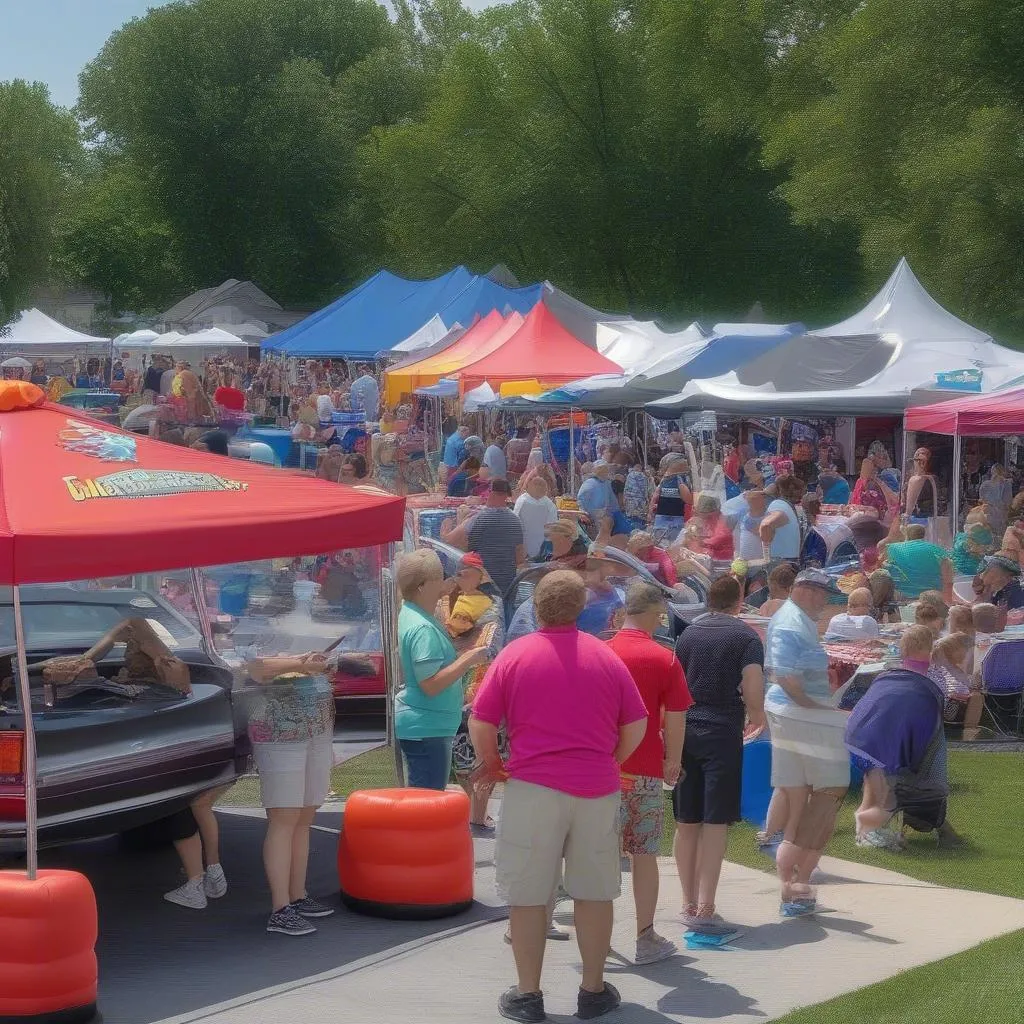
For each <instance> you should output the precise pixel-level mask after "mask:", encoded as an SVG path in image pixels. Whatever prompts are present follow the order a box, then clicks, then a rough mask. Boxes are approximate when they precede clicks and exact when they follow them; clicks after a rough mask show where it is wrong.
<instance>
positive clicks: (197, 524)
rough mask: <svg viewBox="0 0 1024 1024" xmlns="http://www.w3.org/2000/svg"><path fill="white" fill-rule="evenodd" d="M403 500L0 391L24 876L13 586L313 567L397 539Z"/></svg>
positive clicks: (0, 567) (0, 472) (31, 789)
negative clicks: (199, 569) (191, 571)
mask: <svg viewBox="0 0 1024 1024" xmlns="http://www.w3.org/2000/svg"><path fill="white" fill-rule="evenodd" d="M404 519H405V500H404V499H403V498H396V497H394V496H392V495H389V494H385V493H383V492H379V491H373V490H365V491H362V490H355V489H351V488H348V487H344V486H342V485H340V484H334V483H330V482H329V481H326V480H317V479H313V478H310V477H304V476H300V475H297V474H287V473H285V472H283V471H281V470H278V469H272V468H270V467H266V466H262V465H258V464H255V463H246V462H240V461H237V460H233V459H228V458H224V457H222V456H219V455H212V454H209V453H204V452H198V451H193V450H191V449H187V448H178V447H175V446H173V445H168V444H164V443H162V442H160V441H153V440H150V439H149V438H145V437H137V436H135V435H132V434H126V433H125V432H124V431H121V430H114V429H112V428H110V427H108V426H107V425H106V424H104V423H100V422H99V421H98V420H90V419H89V418H87V417H84V416H78V415H75V414H74V413H73V412H72V411H71V410H69V409H67V408H65V407H63V406H59V405H52V404H50V403H46V402H44V395H43V392H42V391H41V390H40V389H39V388H37V387H36V386H35V385H33V384H25V383H22V382H19V381H6V382H2V383H0V585H12V586H13V602H14V625H15V636H16V643H17V654H18V685H19V691H20V701H21V709H22V714H23V715H24V720H25V754H24V774H25V808H26V810H25V818H26V822H25V824H26V832H27V835H28V876H29V878H30V879H34V878H35V873H36V843H37V837H36V796H35V773H36V765H35V735H34V732H33V727H32V701H31V693H30V689H29V678H28V661H27V656H26V651H25V636H24V629H23V624H22V618H21V601H20V586H21V585H22V584H29V583H58V582H63V581H66V580H76V579H78V580H80V579H92V578H98V577H104V576H123V575H131V574H134V573H144V572H158V571H161V570H165V569H181V568H190V567H196V566H204V565H223V564H226V563H230V562H240V561H251V560H255V559H266V558H277V557H285V556H291V555H313V554H321V553H322V552H325V551H334V550H338V549H340V548H345V547H350V548H352V547H366V546H370V545H374V544H385V543H388V542H390V541H395V540H399V539H400V538H401V536H402V530H403V525H404Z"/></svg>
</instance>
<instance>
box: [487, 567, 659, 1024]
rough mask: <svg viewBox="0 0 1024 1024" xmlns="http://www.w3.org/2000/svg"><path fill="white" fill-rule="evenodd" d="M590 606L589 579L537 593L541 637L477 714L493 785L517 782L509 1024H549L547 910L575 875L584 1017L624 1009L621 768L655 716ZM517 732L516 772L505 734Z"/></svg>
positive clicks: (495, 679)
mask: <svg viewBox="0 0 1024 1024" xmlns="http://www.w3.org/2000/svg"><path fill="white" fill-rule="evenodd" d="M585 603H586V590H585V588H584V585H583V581H582V580H581V579H580V577H579V574H578V573H575V572H571V571H567V570H556V571H555V572H552V573H550V574H548V575H547V576H545V577H544V578H543V579H542V580H541V581H540V582H539V583H538V584H537V589H536V591H535V592H534V605H535V607H536V612H537V619H538V622H539V624H540V629H539V630H538V631H537V632H535V633H531V634H529V635H528V636H524V637H522V638H521V639H519V640H515V641H513V642H512V643H510V644H508V645H507V646H506V647H505V648H504V650H502V652H501V653H500V654H499V655H498V657H497V658H495V660H494V661H493V662H492V664H491V667H490V668H489V669H488V671H487V675H486V677H485V678H484V682H483V685H482V686H481V688H480V692H479V693H478V694H477V696H476V700H475V701H474V703H473V717H472V719H471V720H470V723H469V730H470V738H471V739H472V741H473V747H474V749H475V750H476V752H477V756H478V757H479V758H480V759H481V762H482V764H481V767H480V769H479V772H478V774H477V780H478V781H479V782H480V783H481V784H482V785H487V784H489V783H490V782H493V781H494V780H496V779H507V781H506V783H505V792H504V797H503V799H502V806H501V817H500V819H499V821H498V835H497V848H496V856H495V869H496V881H497V886H498V891H499V892H500V893H501V894H502V896H503V897H504V899H505V901H506V902H507V903H508V905H509V906H510V908H511V910H510V913H509V916H510V921H511V927H512V952H513V954H514V956H515V961H516V971H517V974H518V984H517V985H515V986H513V987H512V988H510V989H508V990H507V991H506V992H504V993H503V994H502V996H501V998H500V999H499V1002H498V1010H499V1012H500V1013H501V1015H502V1016H503V1017H505V1018H507V1019H509V1020H517V1021H524V1022H528V1024H529V1022H535V1021H537V1022H539V1021H543V1020H545V1013H544V996H543V994H542V992H541V987H540V979H541V970H542V968H543V965H544V946H545V936H546V932H547V928H548V906H547V905H548V901H549V900H550V897H551V890H552V887H553V885H554V884H555V883H556V880H557V878H558V873H559V870H560V869H563V865H564V869H563V870H564V879H565V888H566V891H567V892H568V893H569V895H570V896H571V897H572V898H573V900H574V901H575V910H574V916H575V921H576V938H577V941H578V942H579V947H580V954H581V956H582V959H583V971H582V978H581V984H580V990H579V993H578V996H577V1011H576V1015H577V1016H578V1017H580V1018H581V1019H583V1020H590V1019H592V1018H595V1017H600V1016H602V1015H603V1014H605V1013H608V1012H609V1011H611V1010H614V1009H615V1008H616V1007H617V1006H618V1005H619V1003H620V1001H621V1000H620V997H619V994H618V992H617V991H616V990H615V988H614V987H613V986H612V985H609V984H606V983H605V980H604V965H605V960H606V959H607V957H608V953H609V950H610V948H611V934H612V901H613V900H615V899H616V898H617V897H618V895H619V893H620V891H621V888H620V887H621V875H620V864H619V840H618V832H619V828H618V825H619V814H620V807H621V802H622V800H621V795H620V792H621V780H620V775H619V771H620V769H619V766H620V765H621V764H622V763H623V762H624V761H625V760H626V759H627V758H628V757H629V756H630V755H631V754H632V753H633V751H634V750H636V748H637V747H638V746H639V744H640V742H641V741H642V740H643V738H644V735H645V733H646V730H647V708H646V707H645V705H644V702H643V699H642V698H641V696H640V693H639V691H638V690H637V687H636V683H635V682H633V677H632V676H631V675H630V674H629V671H628V670H627V669H626V667H625V665H623V664H622V661H621V660H620V659H619V658H618V656H617V655H616V654H614V653H613V652H612V651H610V650H609V649H608V648H607V647H606V646H605V644H603V643H602V642H601V641H600V640H598V639H597V638H596V637H592V636H588V635H587V634H586V633H582V632H580V631H579V630H578V629H577V628H576V620H577V618H578V617H579V615H580V613H581V612H582V611H583V608H584V605H585ZM502 722H504V723H505V725H506V727H507V729H508V736H509V746H510V754H509V759H508V764H507V766H506V765H505V764H504V763H503V762H502V760H501V756H500V754H499V751H498V726H499V725H501V724H502Z"/></svg>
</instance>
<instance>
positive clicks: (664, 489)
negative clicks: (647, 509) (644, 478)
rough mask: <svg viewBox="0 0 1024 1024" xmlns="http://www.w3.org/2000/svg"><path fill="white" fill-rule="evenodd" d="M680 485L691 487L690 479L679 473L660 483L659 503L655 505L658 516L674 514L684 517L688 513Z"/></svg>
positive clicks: (680, 517) (674, 515) (655, 512)
mask: <svg viewBox="0 0 1024 1024" xmlns="http://www.w3.org/2000/svg"><path fill="white" fill-rule="evenodd" d="M680 485H682V486H683V487H689V486H690V481H689V479H688V478H687V477H685V476H683V475H682V474H679V473H674V474H673V475H672V476H667V477H665V479H664V480H662V481H661V483H660V484H659V485H658V503H657V504H656V505H655V506H654V514H655V515H656V516H673V517H675V518H676V519H682V518H683V516H685V515H686V504H685V502H684V501H683V498H682V494H681V491H680Z"/></svg>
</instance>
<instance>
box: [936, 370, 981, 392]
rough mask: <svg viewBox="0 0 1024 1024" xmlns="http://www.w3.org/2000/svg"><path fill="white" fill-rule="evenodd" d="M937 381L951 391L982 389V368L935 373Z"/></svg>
mask: <svg viewBox="0 0 1024 1024" xmlns="http://www.w3.org/2000/svg"><path fill="white" fill-rule="evenodd" d="M935 383H936V384H937V385H938V386H939V387H940V388H946V389H947V390H949V391H981V370H952V371H950V372H949V373H937V374H935Z"/></svg>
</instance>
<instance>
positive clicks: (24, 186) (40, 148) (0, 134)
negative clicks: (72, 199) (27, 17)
mask: <svg viewBox="0 0 1024 1024" xmlns="http://www.w3.org/2000/svg"><path fill="white" fill-rule="evenodd" d="M79 156H80V150H79V140H78V126H77V125H76V123H75V120H74V118H73V117H71V116H70V114H68V112H67V111H65V110H62V109H61V108H59V107H55V106H54V105H53V104H52V103H51V102H50V98H49V94H48V93H47V90H46V87H45V86H43V85H39V84H33V85H30V84H29V83H27V82H22V81H14V82H0V326H2V325H3V324H4V323H5V322H6V321H7V320H9V319H10V318H11V317H12V316H13V315H14V314H15V313H17V312H18V311H19V310H20V309H21V308H22V306H23V305H24V303H25V302H26V301H27V299H28V297H29V295H30V294H31V291H32V289H33V287H34V286H35V285H36V284H38V282H39V281H40V280H42V279H43V278H45V277H46V275H47V273H48V267H49V257H50V248H51V242H52V237H53V232H54V226H55V223H56V221H57V218H58V217H59V215H60V213H61V211H62V210H63V209H64V204H65V194H66V191H67V188H68V185H69V182H70V181H71V180H72V178H73V176H74V174H75V173H76V166H77V162H78V159H79Z"/></svg>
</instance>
